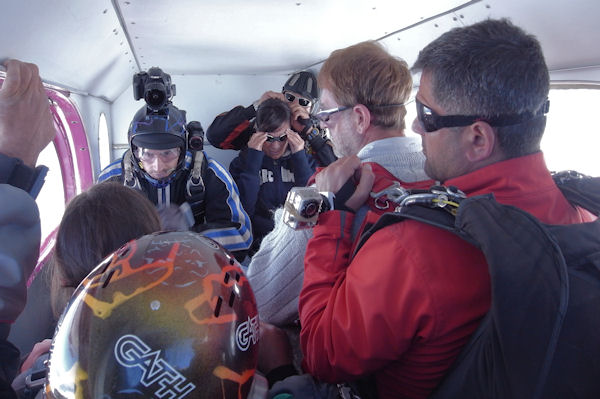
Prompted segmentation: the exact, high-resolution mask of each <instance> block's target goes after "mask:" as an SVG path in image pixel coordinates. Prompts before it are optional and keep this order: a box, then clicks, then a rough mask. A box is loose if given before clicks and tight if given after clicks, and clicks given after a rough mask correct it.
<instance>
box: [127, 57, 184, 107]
mask: <svg viewBox="0 0 600 399" xmlns="http://www.w3.org/2000/svg"><path fill="white" fill-rule="evenodd" d="M174 96H175V85H174V84H172V83H171V75H169V74H167V73H164V72H163V70H162V69H160V68H158V67H152V68H150V69H148V72H140V73H136V74H135V75H133V98H134V99H135V100H139V99H140V98H143V99H144V101H146V104H147V105H148V108H150V109H151V110H152V111H161V110H163V109H165V108H166V107H167V106H168V105H169V104H170V103H171V99H172V98H173V97H174Z"/></svg>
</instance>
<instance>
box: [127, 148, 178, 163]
mask: <svg viewBox="0 0 600 399" xmlns="http://www.w3.org/2000/svg"><path fill="white" fill-rule="evenodd" d="M151 151H152V152H151ZM180 153H181V149H180V148H179V147H176V148H169V149H166V150H148V149H146V148H138V158H139V159H140V161H142V162H154V160H155V159H156V157H158V158H160V160H161V161H163V162H170V161H173V160H175V159H177V158H178V157H179V154H180Z"/></svg>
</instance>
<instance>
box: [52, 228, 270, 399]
mask: <svg viewBox="0 0 600 399" xmlns="http://www.w3.org/2000/svg"><path fill="white" fill-rule="evenodd" d="M258 339H259V322H258V311H257V308H256V302H255V299H254V294H253V293H252V289H251V287H250V284H249V283H248V280H247V278H246V277H245V276H244V274H243V272H242V270H241V268H240V265H239V263H237V262H236V261H235V259H234V258H233V257H232V256H231V255H230V254H229V253H228V252H227V251H226V250H224V249H223V248H222V247H221V246H220V245H219V244H217V243H216V242H215V241H213V240H211V239H209V238H207V237H204V236H201V235H199V234H197V233H193V232H187V231H186V232H170V233H155V234H151V235H147V236H144V237H141V238H139V239H137V240H133V241H131V242H129V243H128V244H126V245H124V246H123V247H121V248H120V249H118V250H117V251H116V252H115V253H114V254H112V255H110V256H109V257H108V258H106V259H105V260H104V261H103V262H102V263H100V264H99V265H98V266H97V267H96V268H95V269H94V270H93V271H92V272H91V273H90V274H89V275H88V276H87V277H86V278H85V279H84V280H83V281H82V283H81V284H80V285H79V287H78V288H77V290H76V291H75V293H74V295H73V296H72V299H71V302H70V303H69V305H68V306H67V309H66V310H65V312H64V313H63V315H62V316H61V319H60V321H59V324H58V327H57V329H56V333H55V335H54V339H53V342H52V348H51V351H50V360H49V373H48V383H47V387H46V392H47V393H48V395H47V396H48V397H50V398H63V397H68V398H71V397H81V398H121V397H127V398H150V397H152V398H154V397H160V398H162V397H169V398H174V397H177V398H183V397H184V396H185V397H186V398H236V399H237V398H245V397H246V395H247V394H248V392H249V390H250V387H251V385H252V380H253V376H254V372H255V369H256V366H257V361H258Z"/></svg>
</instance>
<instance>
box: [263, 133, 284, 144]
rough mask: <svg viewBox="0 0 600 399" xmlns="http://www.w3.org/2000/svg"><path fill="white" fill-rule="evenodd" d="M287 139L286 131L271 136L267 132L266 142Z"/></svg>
mask: <svg viewBox="0 0 600 399" xmlns="http://www.w3.org/2000/svg"><path fill="white" fill-rule="evenodd" d="M286 140H287V133H286V134H282V135H281V136H273V135H270V134H267V140H266V141H267V142H268V143H272V142H274V141H286Z"/></svg>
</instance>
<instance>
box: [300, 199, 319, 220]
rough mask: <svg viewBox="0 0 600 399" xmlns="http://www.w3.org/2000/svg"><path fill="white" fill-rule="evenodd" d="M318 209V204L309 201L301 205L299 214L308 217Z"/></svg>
mask: <svg viewBox="0 0 600 399" xmlns="http://www.w3.org/2000/svg"><path fill="white" fill-rule="evenodd" d="M318 211H319V204H318V203H317V202H316V201H310V202H307V203H306V204H304V206H302V209H300V215H302V217H305V218H307V219H308V218H311V217H313V216H315V215H316V214H317V212H318Z"/></svg>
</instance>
